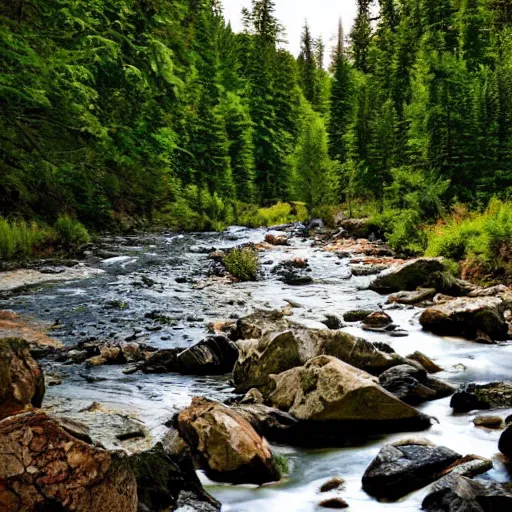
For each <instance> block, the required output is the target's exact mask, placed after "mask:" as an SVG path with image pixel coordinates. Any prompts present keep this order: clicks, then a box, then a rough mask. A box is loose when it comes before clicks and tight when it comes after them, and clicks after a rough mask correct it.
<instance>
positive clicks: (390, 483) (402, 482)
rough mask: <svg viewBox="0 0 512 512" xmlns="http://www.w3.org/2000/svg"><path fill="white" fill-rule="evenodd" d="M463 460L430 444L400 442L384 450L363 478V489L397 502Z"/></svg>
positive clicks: (384, 447) (455, 454)
mask: <svg viewBox="0 0 512 512" xmlns="http://www.w3.org/2000/svg"><path fill="white" fill-rule="evenodd" d="M461 457H462V456H461V455H460V454H458V453H456V452H454V451H453V450H450V449H449V448H445V447H444V446H439V447H438V446H434V445H432V444H430V443H429V442H428V441H399V442H396V443H392V444H387V445H385V446H383V447H382V448H381V450H380V452H379V453H378V455H377V457H375V459H374V460H373V461H372V463H371V464H370V465H369V466H368V468H367V469H366V471H365V473H364V475H363V480H362V482H363V489H364V490H365V491H366V492H367V493H368V494H370V495H371V496H374V497H376V498H378V499H383V500H384V499H385V500H390V501H396V500H398V499H400V498H401V497H402V496H405V495H406V494H409V493H410V492H412V491H415V490H416V489H421V488H422V487H425V486H426V485H428V484H430V483H432V482H434V481H436V480H437V479H439V478H440V477H441V474H442V472H443V470H445V469H446V468H447V467H449V466H450V465H451V464H453V463H454V462H456V461H457V460H459V459H460V458H461Z"/></svg>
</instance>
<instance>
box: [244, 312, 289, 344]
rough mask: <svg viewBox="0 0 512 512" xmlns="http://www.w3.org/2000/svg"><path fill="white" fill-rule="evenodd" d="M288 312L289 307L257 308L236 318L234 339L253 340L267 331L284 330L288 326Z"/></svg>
mask: <svg viewBox="0 0 512 512" xmlns="http://www.w3.org/2000/svg"><path fill="white" fill-rule="evenodd" d="M290 314H291V312H290V310H289V309H279V310H262V309H257V310H255V311H254V312H253V313H251V314H250V315H247V316H244V317H243V318H239V319H238V321H237V334H238V336H237V338H236V339H242V340H255V339H259V338H261V337H262V336H263V335H265V334H267V333H272V332H274V333H275V332H282V331H285V330H286V329H289V327H290V322H289V316H290Z"/></svg>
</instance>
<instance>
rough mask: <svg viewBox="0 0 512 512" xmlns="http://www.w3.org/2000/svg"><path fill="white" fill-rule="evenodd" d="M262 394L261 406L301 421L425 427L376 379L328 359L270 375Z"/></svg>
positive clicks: (422, 418)
mask: <svg viewBox="0 0 512 512" xmlns="http://www.w3.org/2000/svg"><path fill="white" fill-rule="evenodd" d="M264 394H265V395H266V400H267V403H269V404H270V405H272V406H273V407H277V408H278V409H281V410H283V411H287V412H288V413H290V414H291V415H292V416H294V417H295V418H297V419H299V420H301V421H308V422H322V423H323V424H327V423H328V422H331V423H332V424H333V426H335V425H338V426H339V425H341V424H344V426H345V427H351V426H352V427H356V428H359V427H360V428H361V429H364V428H368V429H371V430H375V431H378V432H385V431H400V430H401V429H406V430H407V429H420V430H421V429H424V428H428V426H430V418H429V417H428V416H426V415H424V414H422V413H420V412H419V411H417V410H416V409H414V408H413V407H411V406H410V405H407V404H405V403H404V402H402V401H400V400H398V399H397V398H396V397H394V396H393V395H392V394H391V393H389V392H388V391H386V390H385V389H384V388H382V387H381V386H380V385H379V384H378V380H377V378H375V377H373V376H371V375H370V374H368V373H366V372H364V371H362V370H359V369H357V368H354V367H353V366H350V365H349V364H347V363H344V362H343V361H340V360H339V359H336V358H334V357H330V356H318V357H315V358H314V359H311V360H310V361H308V362H307V363H306V364H305V365H304V366H302V367H297V368H293V369H291V370H288V371H286V372H283V373H281V374H279V375H271V376H270V382H269V384H268V386H267V388H266V391H265V393H264ZM317 424H318V423H317Z"/></svg>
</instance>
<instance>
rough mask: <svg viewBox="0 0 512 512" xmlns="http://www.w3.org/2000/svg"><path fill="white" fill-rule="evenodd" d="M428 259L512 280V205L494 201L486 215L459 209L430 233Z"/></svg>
mask: <svg viewBox="0 0 512 512" xmlns="http://www.w3.org/2000/svg"><path fill="white" fill-rule="evenodd" d="M426 254H427V256H444V257H445V258H449V259H452V260H456V261H460V260H464V261H465V266H464V268H463V272H464V271H465V272H466V273H467V274H468V275H469V276H471V274H476V275H477V276H479V277H482V276H485V275H486V274H487V275H490V274H493V275H495V276H503V277H506V276H508V278H509V279H510V278H512V203H510V202H509V203H503V202H501V201H499V200H494V201H491V203H490V205H489V207H488V208H487V209H486V210H485V211H484V212H483V213H470V212H468V211H467V210H466V209H465V208H464V207H461V206H459V207H458V208H456V209H455V211H454V213H453V214H452V216H451V217H450V218H448V220H447V221H446V222H443V223H441V222H440V223H438V225H436V226H435V227H433V228H431V229H430V230H429V231H428V247H427V250H426Z"/></svg>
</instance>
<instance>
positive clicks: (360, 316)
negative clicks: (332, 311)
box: [343, 309, 375, 323]
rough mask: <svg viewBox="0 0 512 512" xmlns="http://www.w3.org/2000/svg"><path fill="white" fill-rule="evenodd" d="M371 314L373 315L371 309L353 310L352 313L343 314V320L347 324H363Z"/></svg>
mask: <svg viewBox="0 0 512 512" xmlns="http://www.w3.org/2000/svg"><path fill="white" fill-rule="evenodd" d="M373 313H375V311H374V310H371V309H354V310H353V311H347V312H346V313H344V314H343V320H345V322H349V323H352V322H363V321H364V320H366V319H367V318H368V317H369V316H370V315H372V314H373Z"/></svg>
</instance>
